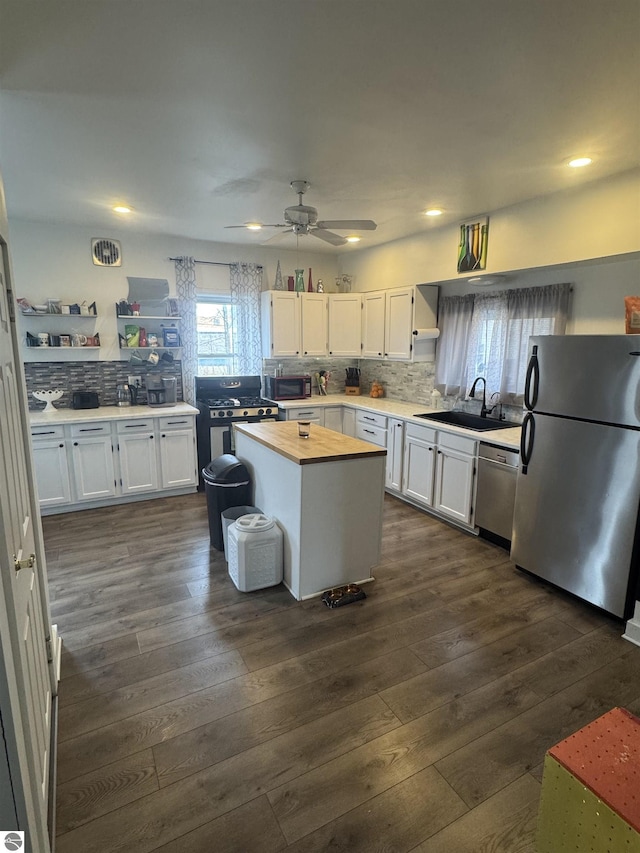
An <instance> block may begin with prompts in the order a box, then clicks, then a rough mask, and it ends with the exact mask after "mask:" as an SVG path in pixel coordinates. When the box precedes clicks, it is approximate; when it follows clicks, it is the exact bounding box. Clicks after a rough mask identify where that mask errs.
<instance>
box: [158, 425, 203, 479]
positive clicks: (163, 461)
mask: <svg viewBox="0 0 640 853" xmlns="http://www.w3.org/2000/svg"><path fill="white" fill-rule="evenodd" d="M194 442H195V437H194V432H193V430H192V429H173V430H168V431H167V432H163V433H161V434H160V470H161V472H162V482H161V485H162V488H163V489H176V488H179V487H181V486H195V485H196V483H197V482H198V474H197V464H196V457H195V444H194Z"/></svg>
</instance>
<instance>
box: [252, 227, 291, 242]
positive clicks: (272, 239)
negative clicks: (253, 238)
mask: <svg viewBox="0 0 640 853" xmlns="http://www.w3.org/2000/svg"><path fill="white" fill-rule="evenodd" d="M292 232H293V228H287V229H286V231H278V233H277V234H274V235H273V236H272V237H269V239H268V240H263V242H262V243H261V244H260V245H261V246H266V245H267V244H268V243H276V242H277V241H278V240H280V239H282V237H286V236H287V234H291V233H292Z"/></svg>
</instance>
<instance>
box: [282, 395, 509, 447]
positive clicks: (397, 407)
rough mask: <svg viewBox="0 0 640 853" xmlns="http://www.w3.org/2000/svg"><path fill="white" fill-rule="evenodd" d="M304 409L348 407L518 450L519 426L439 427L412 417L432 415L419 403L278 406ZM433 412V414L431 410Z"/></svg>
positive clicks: (340, 400)
mask: <svg viewBox="0 0 640 853" xmlns="http://www.w3.org/2000/svg"><path fill="white" fill-rule="evenodd" d="M307 406H350V407H351V408H353V409H361V410H364V411H368V412H377V413H379V414H381V415H388V416H391V417H396V418H402V420H405V421H411V422H412V423H415V424H422V426H431V427H433V428H434V429H439V430H444V431H445V432H454V433H459V434H460V435H466V436H468V437H469V438H475V439H476V441H485V442H488V443H489V444H497V445H498V446H499V447H506V448H508V449H510V450H519V449H520V433H521V431H522V427H520V426H519V425H518V426H514V427H510V428H508V429H492V430H486V432H478V431H477V430H473V429H466V428H465V427H458V426H454V425H453V424H441V423H438V422H437V421H428V420H425V419H424V418H416V417H415V415H416V414H419V413H421V412H431V411H432V409H431V407H430V406H427V405H424V404H423V403H405V402H403V401H402V400H388V399H386V398H380V397H365V396H360V397H351V396H347V395H346V394H327V395H326V397H324V396H323V397H320V396H314V397H308V398H307V399H306V400H286V401H280V402H279V403H278V407H279V408H280V409H283V410H287V409H300V408H306V407H307ZM433 411H434V412H435V410H433Z"/></svg>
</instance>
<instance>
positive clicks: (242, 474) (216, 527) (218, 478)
mask: <svg viewBox="0 0 640 853" xmlns="http://www.w3.org/2000/svg"><path fill="white" fill-rule="evenodd" d="M202 477H203V479H204V489H205V492H206V494H207V510H208V513H209V538H210V539H211V544H212V545H213V547H214V548H216V549H217V550H218V551H223V550H224V542H223V537H222V519H221V518H220V513H221V512H222V511H223V510H225V509H229V508H230V507H232V506H242V505H244V504H250V503H251V478H250V476H249V472H248V471H247V469H246V467H245V466H244V465H243V464H242V462H240V460H239V459H238V457H237V456H233V455H232V454H231V453H225V454H223V455H222V456H218V457H217V458H216V459H213V460H212V461H211V462H209V464H208V465H206V466H205V467H204V468H203V469H202Z"/></svg>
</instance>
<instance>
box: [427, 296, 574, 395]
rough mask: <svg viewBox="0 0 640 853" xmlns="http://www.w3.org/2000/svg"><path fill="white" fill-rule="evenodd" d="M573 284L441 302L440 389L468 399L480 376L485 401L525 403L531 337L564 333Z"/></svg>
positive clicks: (437, 372) (437, 373)
mask: <svg viewBox="0 0 640 853" xmlns="http://www.w3.org/2000/svg"><path fill="white" fill-rule="evenodd" d="M570 293H571V286H570V285H569V284H553V285H548V286H545V287H529V288H521V289H519V290H503V291H497V292H494V293H487V294H468V295H466V296H449V297H443V298H442V299H441V300H440V312H439V317H438V326H439V328H440V338H439V340H438V351H437V360H436V388H438V390H439V391H440V392H441V393H442V394H447V395H457V396H460V397H465V396H466V395H467V393H468V391H469V389H470V387H471V385H472V383H473V380H474V379H475V378H476V377H478V376H484V378H485V379H486V395H487V399H489V398H490V397H491V395H492V394H494V393H495V392H499V393H500V399H501V400H502V402H503V403H507V404H509V405H521V404H522V400H523V395H524V381H525V374H526V369H527V362H528V356H529V337H530V336H531V335H563V334H564V333H565V330H566V326H567V319H568V316H569V300H570Z"/></svg>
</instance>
